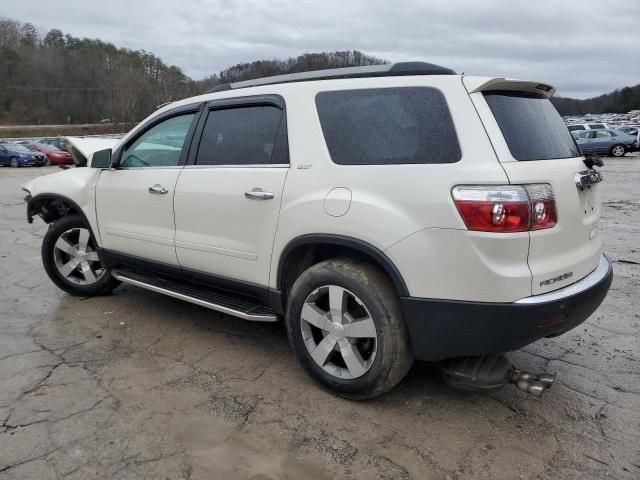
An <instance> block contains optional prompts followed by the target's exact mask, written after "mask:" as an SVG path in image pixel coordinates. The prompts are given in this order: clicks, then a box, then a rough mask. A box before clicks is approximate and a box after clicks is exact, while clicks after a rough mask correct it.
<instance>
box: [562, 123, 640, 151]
mask: <svg viewBox="0 0 640 480" xmlns="http://www.w3.org/2000/svg"><path fill="white" fill-rule="evenodd" d="M571 133H572V134H573V136H574V138H575V139H576V143H577V144H578V146H579V147H580V150H582V153H587V154H592V153H596V154H598V155H611V156H612V157H622V156H624V154H625V153H627V152H632V151H633V150H634V149H635V140H636V139H635V138H634V137H632V136H631V135H627V134H626V133H624V132H620V131H618V130H610V129H600V130H583V131H575V132H571Z"/></svg>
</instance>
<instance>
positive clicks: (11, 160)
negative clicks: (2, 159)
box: [9, 157, 20, 168]
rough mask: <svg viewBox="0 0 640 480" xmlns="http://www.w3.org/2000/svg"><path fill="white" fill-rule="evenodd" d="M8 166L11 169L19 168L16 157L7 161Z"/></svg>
mask: <svg viewBox="0 0 640 480" xmlns="http://www.w3.org/2000/svg"><path fill="white" fill-rule="evenodd" d="M9 165H10V166H12V167H13V168H20V162H19V161H18V159H17V158H16V157H11V158H10V159H9Z"/></svg>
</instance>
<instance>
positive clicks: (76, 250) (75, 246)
mask: <svg viewBox="0 0 640 480" xmlns="http://www.w3.org/2000/svg"><path fill="white" fill-rule="evenodd" d="M53 256H54V262H55V265H56V268H57V269H58V272H59V273H60V275H62V277H64V279H65V280H67V281H69V282H71V283H74V284H76V285H92V284H94V283H96V282H97V281H98V280H100V278H102V276H103V275H104V274H105V272H106V269H105V268H104V267H103V265H102V263H101V262H100V258H99V257H98V252H97V251H96V248H95V245H94V243H93V240H92V239H91V233H90V232H89V230H88V229H86V228H70V229H69V230H67V231H65V232H64V233H63V234H62V235H60V236H59V237H58V240H56V243H55V245H54V248H53Z"/></svg>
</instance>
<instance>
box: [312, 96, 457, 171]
mask: <svg viewBox="0 0 640 480" xmlns="http://www.w3.org/2000/svg"><path fill="white" fill-rule="evenodd" d="M316 107H317V109H318V115H319V117H320V124H321V125H322V131H323V133H324V138H325V141H326V143H327V147H328V148H329V153H330V154H331V158H332V160H333V161H334V162H335V163H337V164H340V165H383V164H385V165H386V164H407V163H414V164H415V163H452V162H457V161H458V160H460V157H461V153H460V145H459V144H458V137H457V136H456V131H455V129H454V126H453V121H452V119H451V114H450V113H449V108H448V107H447V103H446V101H445V98H444V95H443V94H442V92H440V91H439V90H436V89H435V88H428V87H406V88H377V89H366V90H344V91H335V92H321V93H319V94H318V95H317V96H316Z"/></svg>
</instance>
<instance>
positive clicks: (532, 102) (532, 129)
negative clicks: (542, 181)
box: [484, 90, 581, 161]
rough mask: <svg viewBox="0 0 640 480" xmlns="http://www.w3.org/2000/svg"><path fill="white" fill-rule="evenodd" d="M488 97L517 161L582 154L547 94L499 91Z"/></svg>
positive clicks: (485, 94) (491, 93)
mask: <svg viewBox="0 0 640 480" xmlns="http://www.w3.org/2000/svg"><path fill="white" fill-rule="evenodd" d="M484 98H485V99H486V101H487V103H488V104H489V108H491V112H493V116H494V117H495V119H496V122H498V126H499V127H500V130H501V131H502V135H503V136H504V139H505V140H506V142H507V145H508V146H509V150H510V152H511V156H513V158H515V159H516V160H525V161H526V160H551V159H555V158H571V157H579V156H580V155H581V154H580V151H579V150H578V147H577V145H576V143H575V141H574V140H573V137H572V136H571V134H570V133H569V130H567V127H566V126H565V124H564V121H563V120H562V117H560V115H559V114H558V111H557V110H556V109H555V107H554V106H553V105H552V104H551V102H550V101H549V99H548V98H547V97H545V96H544V95H540V94H537V93H529V92H516V91H507V90H504V91H502V90H500V91H498V90H497V91H490V92H484Z"/></svg>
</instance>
